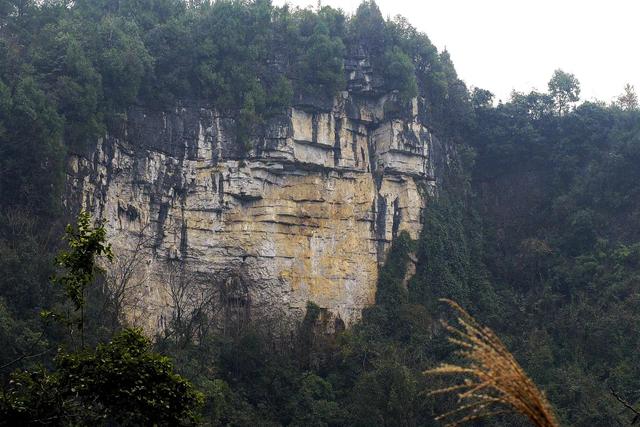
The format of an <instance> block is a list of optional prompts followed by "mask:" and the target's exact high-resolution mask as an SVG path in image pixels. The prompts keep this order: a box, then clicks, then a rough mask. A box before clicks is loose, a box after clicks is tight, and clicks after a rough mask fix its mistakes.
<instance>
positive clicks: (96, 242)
mask: <svg viewBox="0 0 640 427" xmlns="http://www.w3.org/2000/svg"><path fill="white" fill-rule="evenodd" d="M91 222H92V219H91V215H90V214H89V213H88V212H85V211H83V212H80V214H78V220H77V224H76V226H75V227H74V226H72V225H71V224H69V225H67V229H66V236H65V240H66V241H67V244H68V245H69V251H62V252H61V253H60V254H59V255H58V256H57V257H56V263H57V264H58V266H59V267H61V268H63V269H64V270H66V273H65V274H64V275H62V276H58V277H54V278H53V282H54V283H56V284H59V285H61V286H62V287H63V288H64V291H65V295H66V296H67V298H68V299H69V301H70V302H71V303H72V304H73V305H74V307H75V309H76V310H80V309H81V308H82V307H83V306H84V304H85V299H84V294H85V290H86V288H87V286H89V285H91V284H92V283H93V282H94V280H95V277H96V273H97V272H100V271H102V270H101V269H100V267H98V266H97V265H96V261H97V258H98V257H100V256H105V257H106V258H107V259H111V257H112V253H111V245H109V244H108V243H106V235H107V231H106V230H105V228H104V226H102V225H99V226H97V227H94V226H93V225H92V224H91Z"/></svg>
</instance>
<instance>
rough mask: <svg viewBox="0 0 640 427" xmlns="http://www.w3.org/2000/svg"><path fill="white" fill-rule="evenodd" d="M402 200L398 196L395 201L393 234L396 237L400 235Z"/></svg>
mask: <svg viewBox="0 0 640 427" xmlns="http://www.w3.org/2000/svg"><path fill="white" fill-rule="evenodd" d="M399 205H400V201H399V199H398V198H397V197H396V198H395V200H394V201H393V224H392V227H391V235H392V236H393V238H394V239H395V238H396V237H397V236H398V230H399V228H400V222H401V221H402V212H401V209H400V206H399Z"/></svg>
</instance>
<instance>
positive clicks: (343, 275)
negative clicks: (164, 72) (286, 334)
mask: <svg viewBox="0 0 640 427" xmlns="http://www.w3.org/2000/svg"><path fill="white" fill-rule="evenodd" d="M357 65H358V64H355V66H354V67H355V68H357ZM360 65H361V64H360ZM350 77H351V81H350V90H349V91H345V92H344V93H342V95H341V96H340V97H338V98H337V99H335V100H334V102H333V105H329V106H312V105H304V104H301V105H299V106H296V107H292V108H290V109H289V110H288V111H287V112H286V114H284V115H282V116H281V117H277V118H275V119H273V120H271V121H270V122H269V123H268V126H266V128H265V130H264V134H263V135H261V136H260V137H258V138H256V139H255V140H254V141H252V145H253V147H252V148H251V149H250V150H249V151H248V152H246V153H243V152H242V150H241V149H240V148H239V145H238V144H237V142H236V141H235V137H234V123H233V121H232V120H231V119H229V118H225V117H224V116H222V115H221V114H219V112H217V111H216V110H215V109H214V108H208V107H203V106H201V105H195V104H193V105H182V106H178V107H176V108H175V109H174V110H172V111H153V110H150V109H145V108H142V107H135V108H131V109H129V111H128V114H127V116H126V119H125V120H123V121H122V123H121V124H120V125H119V126H114V128H113V129H111V131H110V133H109V134H108V135H107V136H106V137H104V138H102V139H100V140H99V141H98V144H97V147H96V150H95V152H94V153H93V154H92V155H91V156H89V157H88V158H87V157H80V156H76V157H73V158H72V159H71V165H70V170H71V172H70V179H69V189H70V194H73V195H75V196H76V197H78V200H77V203H80V204H82V205H83V206H85V207H86V208H87V209H89V210H90V211H91V212H93V214H94V215H95V216H96V217H101V218H104V219H105V220H106V225H107V228H108V233H109V239H110V241H111V242H112V244H113V246H114V252H115V253H116V254H118V255H119V256H120V257H127V256H128V257H129V258H128V259H132V257H134V254H132V252H134V251H137V253H138V254H137V255H135V257H137V258H136V259H137V260H138V262H136V263H131V266H133V267H132V268H131V269H132V270H135V271H131V272H129V273H128V274H130V276H131V277H130V279H131V280H133V279H132V277H135V278H136V284H137V286H130V287H129V288H128V289H127V292H128V293H130V294H131V295H129V296H128V297H127V298H128V301H129V302H131V307H130V308H129V309H128V310H129V311H130V312H129V315H130V316H131V318H137V319H138V320H142V321H143V322H144V323H145V324H146V325H147V326H148V327H151V328H156V327H162V326H163V322H165V321H166V319H167V317H168V316H170V315H171V311H172V305H173V304H174V303H175V292H174V294H173V295H172V290H171V289H169V287H170V285H169V283H170V281H171V280H170V276H171V272H170V270H171V268H172V267H171V266H175V265H180V267H181V270H180V271H182V272H183V273H184V272H185V271H187V272H189V273H190V274H191V277H192V278H194V279H193V281H194V282H197V283H198V286H199V287H200V288H204V289H210V290H215V297H214V299H215V300H216V302H215V304H217V305H218V306H219V307H220V309H221V310H225V311H226V313H227V314H229V311H230V310H231V314H232V315H236V316H238V315H241V316H250V317H258V316H260V315H262V314H265V313H282V314H285V315H294V316H298V315H300V314H301V313H303V312H304V308H305V305H306V303H307V301H313V302H315V303H316V304H317V305H319V306H320V307H321V308H325V309H327V312H328V313H331V314H332V315H333V316H334V317H335V318H336V319H339V320H336V322H337V323H338V324H342V322H344V323H345V324H347V325H348V324H349V323H351V322H353V321H354V320H355V319H357V318H358V317H359V315H360V312H361V310H362V308H363V307H366V306H367V305H370V304H372V303H373V301H374V298H375V291H376V286H375V285H376V279H377V273H378V264H379V262H381V260H383V256H384V253H385V250H386V249H387V247H388V245H389V243H390V242H391V240H392V238H393V237H394V235H396V234H397V233H398V232H400V231H402V230H406V231H408V232H409V234H410V235H412V236H413V237H417V235H418V233H419V231H420V228H421V210H422V208H423V205H424V203H425V196H426V195H427V194H428V193H429V192H433V191H434V190H435V182H436V180H435V176H434V170H435V168H434V164H435V161H436V158H437V157H438V156H440V155H441V154H440V151H441V149H440V148H439V145H438V143H437V141H436V139H435V138H434V136H432V133H431V132H430V130H429V129H428V127H427V123H425V121H426V120H425V114H424V112H423V111H422V106H421V105H422V103H421V102H420V101H419V100H414V102H413V103H412V104H411V105H410V106H407V107H403V108H398V106H399V105H400V104H399V103H398V102H397V101H395V100H394V97H393V95H375V96H372V94H371V93H369V94H367V93H364V94H363V90H366V87H367V84H368V80H367V79H366V75H365V74H363V73H361V72H356V71H354V72H352V73H351V76H350ZM363 88H364V89H363ZM398 111H401V113H399V112H398ZM394 112H395V113H394ZM70 197H72V196H70ZM110 268H114V267H110ZM212 295H213V294H212ZM132 301H133V302H132Z"/></svg>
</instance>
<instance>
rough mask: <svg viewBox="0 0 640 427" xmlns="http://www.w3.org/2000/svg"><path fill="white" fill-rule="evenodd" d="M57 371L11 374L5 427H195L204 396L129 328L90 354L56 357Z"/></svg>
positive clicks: (0, 414) (0, 411)
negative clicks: (99, 425) (91, 426)
mask: <svg viewBox="0 0 640 427" xmlns="http://www.w3.org/2000/svg"><path fill="white" fill-rule="evenodd" d="M55 366H56V369H55V371H53V372H48V371H47V370H45V369H44V368H39V369H35V370H31V371H22V372H15V373H14V374H13V375H12V379H11V381H10V383H9V387H8V390H5V393H4V394H3V395H2V396H0V418H1V419H2V420H3V422H6V423H7V424H8V425H45V424H46V425H51V424H53V425H88V424H90V423H96V422H97V423H104V422H105V421H106V422H107V425H110V424H111V423H115V424H116V425H123V426H126V425H129V426H133V425H175V426H179V425H195V424H196V421H197V419H198V409H199V407H200V406H201V404H202V401H203V397H202V394H201V393H199V392H198V391H196V390H195V389H194V388H193V386H192V385H191V384H190V383H189V382H188V381H186V380H185V379H183V378H182V377H180V376H179V375H177V374H175V373H174V372H173V364H172V363H171V362H170V361H169V359H168V358H166V357H164V356H162V355H160V354H157V353H154V352H153V351H151V343H150V342H149V340H148V339H147V338H145V337H144V336H143V335H142V332H141V331H140V330H138V329H127V330H124V331H122V332H121V333H119V334H118V335H116V336H115V338H114V339H113V341H111V342H109V343H107V344H102V345H99V346H98V347H97V348H96V349H95V350H93V351H83V352H80V353H64V352H62V353H60V354H59V355H58V356H57V358H56V361H55Z"/></svg>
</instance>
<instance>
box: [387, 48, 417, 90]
mask: <svg viewBox="0 0 640 427" xmlns="http://www.w3.org/2000/svg"><path fill="white" fill-rule="evenodd" d="M384 64H385V65H384V71H383V77H384V79H385V82H387V86H388V87H389V88H390V89H392V90H397V91H398V92H399V93H400V98H401V99H404V100H409V99H411V98H414V97H415V96H417V95H418V84H417V82H416V75H415V68H414V65H413V63H412V62H411V58H410V57H409V56H408V55H407V54H406V53H404V52H403V51H402V50H401V49H400V48H399V47H397V46H394V47H393V49H391V50H389V51H387V52H386V53H385V55H384Z"/></svg>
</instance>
